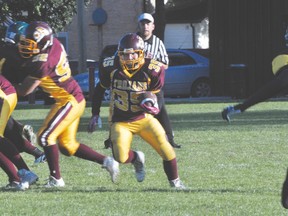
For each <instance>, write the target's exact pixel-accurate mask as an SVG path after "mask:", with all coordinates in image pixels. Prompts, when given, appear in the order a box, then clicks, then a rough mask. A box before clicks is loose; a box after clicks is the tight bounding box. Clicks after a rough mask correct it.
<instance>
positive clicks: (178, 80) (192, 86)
mask: <svg viewBox="0 0 288 216" xmlns="http://www.w3.org/2000/svg"><path fill="white" fill-rule="evenodd" d="M167 53H168V56H169V68H168V69H167V70H166V73H165V85H164V88H163V91H164V94H165V97H187V96H188V97H189V96H192V97H208V96H210V95H211V85H210V79H209V71H210V70H209V59H208V58H206V57H204V56H202V55H200V54H198V53H196V52H194V51H190V50H182V49H167Z"/></svg>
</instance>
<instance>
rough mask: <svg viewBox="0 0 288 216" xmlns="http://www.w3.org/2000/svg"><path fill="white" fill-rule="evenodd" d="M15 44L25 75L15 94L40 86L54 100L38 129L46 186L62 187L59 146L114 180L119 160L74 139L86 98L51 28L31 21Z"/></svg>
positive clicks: (63, 151) (39, 22) (22, 93)
mask: <svg viewBox="0 0 288 216" xmlns="http://www.w3.org/2000/svg"><path fill="white" fill-rule="evenodd" d="M18 47H19V53H20V55H21V57H22V58H23V59H25V66H24V67H23V70H24V73H25V74H27V77H25V79H24V80H23V82H22V83H21V85H19V84H18V85H15V88H16V91H17V93H18V94H19V95H22V96H25V95H28V94H30V93H31V92H33V91H34V89H35V88H37V87H38V86H39V87H41V88H42V89H43V91H44V92H46V93H48V94H49V95H50V97H52V98H54V99H55V104H53V105H52V107H51V109H50V112H49V113H48V115H47V116H46V118H45V120H44V124H43V125H42V127H41V128H40V130H39V131H38V143H39V144H40V145H41V146H42V147H43V148H44V152H45V155H46V157H47V162H48V166H49V170H50V177H49V180H48V182H47V184H46V187H64V186H65V183H64V180H63V178H62V177H61V173H60V165H59V151H58V149H59V150H60V151H61V153H62V154H64V155H66V156H76V157H78V158H82V159H85V160H90V161H93V162H96V163H98V164H102V167H103V168H106V169H107V171H108V172H109V173H110V175H111V179H112V181H113V182H114V181H116V177H117V175H118V173H119V169H118V166H119V164H118V162H116V161H114V159H113V158H112V157H106V156H104V155H102V154H100V153H98V152H96V151H94V150H92V149H91V148H90V147H88V146H87V145H85V144H82V143H80V142H78V141H77V140H76V133H77V129H78V125H79V122H80V117H81V115H82V114H83V112H84V109H85V105H86V101H85V98H84V95H83V93H82V91H81V88H80V87H79V85H78V83H77V82H76V81H75V80H74V79H73V77H72V76H71V70H70V67H69V63H68V59H67V54H66V51H65V49H64V47H63V45H62V44H61V43H60V42H59V40H57V39H56V38H54V37H53V32H52V29H51V27H50V26H49V25H48V24H47V23H45V22H41V21H35V22H32V23H30V24H29V25H28V27H27V28H26V29H25V31H24V34H23V35H22V36H21V37H20V43H19V45H18ZM57 143H58V145H57ZM58 147H59V148H58Z"/></svg>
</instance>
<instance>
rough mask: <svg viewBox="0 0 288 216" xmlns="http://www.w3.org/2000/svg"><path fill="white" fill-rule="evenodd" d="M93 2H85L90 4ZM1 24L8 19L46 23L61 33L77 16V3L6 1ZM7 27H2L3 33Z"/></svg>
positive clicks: (64, 0)
mask: <svg viewBox="0 0 288 216" xmlns="http://www.w3.org/2000/svg"><path fill="white" fill-rule="evenodd" d="M90 1H91V0H85V1H84V2H85V4H86V5H87V4H89V3H90ZM0 8H1V9H0V23H4V22H5V20H7V17H11V18H12V20H18V21H19V20H21V21H25V22H31V21H37V20H38V21H44V22H47V23H49V25H50V26H51V27H52V28H53V29H54V31H56V32H57V31H61V30H63V29H64V27H65V26H66V25H67V24H69V23H70V22H71V20H72V17H73V15H74V14H76V12H77V11H76V1H71V0H4V1H0ZM3 28H5V26H3V25H2V31H3Z"/></svg>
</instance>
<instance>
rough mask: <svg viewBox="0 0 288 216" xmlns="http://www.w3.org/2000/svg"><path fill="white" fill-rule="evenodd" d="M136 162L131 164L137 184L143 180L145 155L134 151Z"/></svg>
mask: <svg viewBox="0 0 288 216" xmlns="http://www.w3.org/2000/svg"><path fill="white" fill-rule="evenodd" d="M136 154H137V157H136V160H135V161H134V162H133V163H132V164H133V166H134V168H135V176H136V179H137V181H138V182H142V181H144V179H145V169H144V163H145V155H144V153H143V152H141V151H136Z"/></svg>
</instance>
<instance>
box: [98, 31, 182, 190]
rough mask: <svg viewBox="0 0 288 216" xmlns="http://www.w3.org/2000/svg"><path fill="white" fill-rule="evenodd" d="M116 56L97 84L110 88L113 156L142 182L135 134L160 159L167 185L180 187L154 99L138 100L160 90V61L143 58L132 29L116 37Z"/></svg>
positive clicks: (141, 46) (142, 158) (141, 162)
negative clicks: (131, 168) (116, 60)
mask: <svg viewBox="0 0 288 216" xmlns="http://www.w3.org/2000/svg"><path fill="white" fill-rule="evenodd" d="M118 56H119V65H118V66H116V67H113V61H111V62H109V64H107V66H109V67H112V68H114V70H113V71H111V73H105V74H102V75H100V83H101V85H102V86H103V87H105V88H107V89H108V88H110V90H111V103H110V117H109V118H110V121H111V126H110V130H111V131H110V134H111V141H112V150H113V156H114V158H115V160H117V161H118V162H120V163H132V164H133V165H134V168H135V175H136V179H137V181H138V182H142V181H143V180H144V178H145V170H144V163H145V156H144V153H143V152H140V151H133V150H131V142H132V138H133V135H134V134H136V135H138V136H140V137H141V138H143V139H144V140H145V141H146V142H147V143H149V145H151V147H152V148H153V149H154V150H155V151H156V152H157V153H158V154H159V155H160V157H161V158H162V159H163V167H164V172H165V173H166V175H167V178H168V181H169V183H170V186H171V187H173V188H177V189H184V188H185V186H184V185H183V183H182V182H181V181H180V178H179V176H178V169H177V160H176V154H175V151H174V149H173V147H172V146H171V145H170V143H169V142H168V141H167V139H166V135H165V131H164V129H163V127H162V126H161V124H160V123H159V121H158V120H157V119H156V118H154V116H153V115H154V114H157V112H156V111H155V110H156V109H157V107H156V103H152V104H145V101H144V102H142V99H141V101H140V98H142V97H141V94H145V93H146V92H148V91H151V92H153V93H156V92H158V91H160V89H161V88H162V86H163V84H164V76H165V68H164V65H163V64H162V63H161V62H158V61H156V60H153V59H145V58H144V41H143V39H142V38H141V37H140V36H138V35H137V34H133V33H129V34H126V35H125V36H124V37H123V38H122V39H121V40H120V42H119V45H118ZM148 101H151V98H150V100H148ZM152 101H153V100H152ZM141 102H142V103H141ZM158 111H159V109H158Z"/></svg>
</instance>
